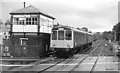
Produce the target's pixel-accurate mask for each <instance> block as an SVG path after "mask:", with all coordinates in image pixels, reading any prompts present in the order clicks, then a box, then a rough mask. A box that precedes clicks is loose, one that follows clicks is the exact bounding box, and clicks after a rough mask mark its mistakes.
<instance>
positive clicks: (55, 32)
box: [52, 31, 57, 40]
mask: <svg viewBox="0 0 120 73" xmlns="http://www.w3.org/2000/svg"><path fill="white" fill-rule="evenodd" d="M52 40H57V31H53V33H52Z"/></svg>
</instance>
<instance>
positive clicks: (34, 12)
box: [10, 5, 55, 19]
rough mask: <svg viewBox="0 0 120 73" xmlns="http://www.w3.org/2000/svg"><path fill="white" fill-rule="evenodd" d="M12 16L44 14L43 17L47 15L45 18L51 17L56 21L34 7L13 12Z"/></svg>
mask: <svg viewBox="0 0 120 73" xmlns="http://www.w3.org/2000/svg"><path fill="white" fill-rule="evenodd" d="M10 14H11V15H12V14H13V15H17V14H42V15H45V16H47V17H50V18H52V19H55V18H54V17H52V16H50V15H48V14H47V13H45V12H43V11H42V10H39V9H37V8H35V7H34V6H32V5H30V6H28V7H25V8H22V9H19V10H15V11H12V12H11V13H10Z"/></svg>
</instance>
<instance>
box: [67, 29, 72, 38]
mask: <svg viewBox="0 0 120 73" xmlns="http://www.w3.org/2000/svg"><path fill="white" fill-rule="evenodd" d="M71 39H72V32H71V31H66V40H71Z"/></svg>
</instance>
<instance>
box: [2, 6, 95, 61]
mask: <svg viewBox="0 0 120 73" xmlns="http://www.w3.org/2000/svg"><path fill="white" fill-rule="evenodd" d="M10 14H11V26H10V36H9V39H4V40H3V45H2V48H1V49H2V56H4V57H6V56H7V57H9V58H19V59H20V58H22V59H23V58H27V59H28V58H39V57H41V56H45V55H48V53H50V52H51V50H52V52H53V53H54V54H55V56H65V57H69V56H70V55H73V54H74V53H76V52H79V51H82V50H84V49H85V48H87V47H89V46H91V45H92V42H93V41H94V35H93V34H91V33H88V32H86V31H83V30H81V29H77V28H73V27H68V26H57V27H52V26H53V21H54V19H55V18H54V17H52V16H50V15H47V14H46V13H43V12H40V11H39V10H38V9H36V8H35V7H33V6H32V5H31V6H28V7H25V8H22V9H19V10H16V11H13V12H11V13H10Z"/></svg>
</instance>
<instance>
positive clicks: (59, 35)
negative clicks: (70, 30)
mask: <svg viewBox="0 0 120 73" xmlns="http://www.w3.org/2000/svg"><path fill="white" fill-rule="evenodd" d="M58 40H64V31H58Z"/></svg>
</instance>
